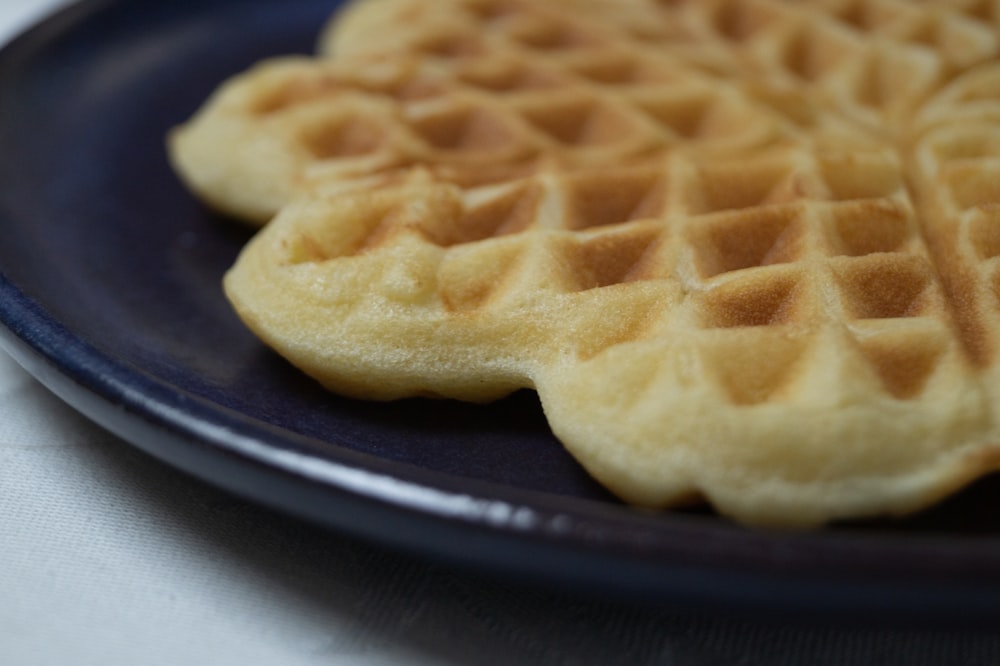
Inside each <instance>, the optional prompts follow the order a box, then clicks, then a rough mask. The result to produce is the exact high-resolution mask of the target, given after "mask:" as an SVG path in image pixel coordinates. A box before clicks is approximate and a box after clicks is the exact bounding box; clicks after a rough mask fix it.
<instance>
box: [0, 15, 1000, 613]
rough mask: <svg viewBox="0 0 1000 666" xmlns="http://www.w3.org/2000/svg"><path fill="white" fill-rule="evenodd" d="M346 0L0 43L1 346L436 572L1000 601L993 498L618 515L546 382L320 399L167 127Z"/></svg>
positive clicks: (865, 608)
mask: <svg viewBox="0 0 1000 666" xmlns="http://www.w3.org/2000/svg"><path fill="white" fill-rule="evenodd" d="M336 4H337V3H335V2H321V1H317V0H299V1H297V2H284V1H279V0H266V1H265V0H210V1H207V2H206V1H202V0H198V1H197V2H195V1H193V0H186V1H179V2H142V3H139V2H126V1H124V0H121V1H118V0H103V1H102V0H85V1H84V2H82V3H81V4H78V5H74V6H72V7H70V8H69V9H67V10H65V11H63V12H61V13H59V14H56V15H55V16H53V17H51V18H49V19H48V20H46V21H45V22H44V23H42V24H41V25H39V26H36V27H35V28H34V29H32V30H30V31H28V32H27V33H25V34H23V35H22V36H20V37H19V38H18V39H16V40H15V41H13V42H12V43H11V44H9V45H8V46H7V47H6V48H5V49H4V50H3V51H2V52H0V239H2V240H0V321H2V322H3V324H4V327H5V328H0V342H2V343H3V346H4V348H5V349H7V350H8V351H9V352H10V353H11V354H12V355H13V356H14V357H15V358H16V359H18V361H19V362H20V363H21V364H22V365H24V367H26V368H27V369H28V370H29V371H30V372H31V373H33V374H34V375H35V376H36V377H38V378H39V379H40V380H41V381H42V382H43V383H44V384H45V385H46V386H48V387H49V388H51V389H52V390H53V391H54V392H55V393H57V394H58V395H60V396H61V397H62V398H63V399H65V400H66V401H67V402H68V403H70V404H71V405H73V406H74V407H76V408H77V409H79V410H80V411H81V412H83V413H84V414H86V415H88V416H89V417H91V418H92V419H94V420H95V421H97V422H98V423H101V424H102V425H104V426H105V427H107V428H108V429H110V430H112V431H113V432H115V433H117V434H118V435H120V436H121V437H122V438H124V439H125V440H126V441H128V442H130V443H131V444H133V445H135V446H137V447H139V448H141V449H143V450H145V451H147V452H149V453H151V454H152V455H154V456H157V457H159V458H161V459H162V460H164V461H166V462H167V463H170V464H172V465H175V466H177V467H179V468H181V469H184V470H186V471H188V472H190V473H191V474H193V475H195V476H197V477H200V478H202V479H206V480H208V481H209V482H212V483H214V484H217V485H219V486H221V487H224V488H226V489H229V490H230V491H232V492H235V493H238V494H240V495H243V496H245V497H248V498H252V499H254V500H256V501H259V502H261V503H263V504H267V505H269V506H272V507H277V508H279V509H282V510H284V511H287V512H290V513H292V514H295V515H297V516H300V517H304V518H306V519H309V520H311V521H315V522H317V523H320V524H322V525H326V526H328V527H330V528H334V529H337V530H343V531H346V532H351V533H354V534H357V535H361V536H363V537H365V538H368V539H372V540H375V541H378V542H381V543H383V544H386V545H389V546H392V547H395V548H400V549H404V550H406V551H408V552H412V553H415V554H419V555H421V556H425V557H431V558H435V559H437V560H439V561H446V562H449V563H457V564H462V565H465V566H469V567H473V568H476V569H477V570H482V571H488V572H493V573H496V574H502V575H505V576H509V577H511V578H516V579H518V580H522V581H523V580H531V581H537V582H538V583H539V584H545V585H558V586H565V587H571V588H573V589H577V590H584V591H586V592H588V593H595V594H606V595H611V596H613V597H615V598H617V599H628V600H633V601H641V602H644V603H656V604H664V605H674V606H677V607H680V606H683V607H692V606H696V607H700V608H720V607H727V608H743V609H753V610H756V611H768V612H771V611H793V612H801V611H805V610H810V611H820V612H828V613H840V614H847V613H849V614H850V616H851V617H859V616H860V615H859V614H863V613H869V614H871V615H872V616H878V614H885V613H891V614H892V615H893V617H901V616H907V617H909V616H913V615H933V616H934V617H938V618H941V617H951V618H969V617H970V616H971V615H977V616H982V615H984V614H988V613H990V612H995V611H997V610H1000V536H998V535H1000V519H998V518H997V514H998V512H997V511H995V510H994V507H997V506H1000V487H998V484H997V482H996V481H993V480H987V481H984V482H981V483H979V484H977V485H976V486H974V487H973V488H971V489H969V490H968V491H966V492H965V493H963V494H961V495H960V496H958V497H956V498H954V499H953V500H951V501H949V502H946V503H945V504H943V505H941V506H940V507H938V508H935V509H933V510H931V511H928V512H926V513H924V514H922V515H921V516H919V517H915V518H912V519H908V520H905V521H896V522H871V523H865V524H851V525H840V526H835V527H831V528H829V529H825V530H821V531H817V532H809V533H804V534H787V533H777V532H768V531H760V530H750V529H745V528H741V527H739V526H735V525H733V524H731V523H729V522H728V521H726V520H723V519H721V518H718V517H717V516H715V515H713V514H711V513H710V512H707V511H698V510H695V511H685V512H680V511H675V512H663V513H651V512H645V511H639V510H635V509H631V508H628V507H626V506H623V505H621V504H620V503H619V502H617V501H616V500H614V499H613V498H612V497H611V496H609V495H608V494H607V493H606V492H605V491H604V490H603V489H601V488H600V487H599V486H598V485H597V484H595V483H594V482H593V481H591V480H590V479H589V477H588V476H587V475H586V474H585V473H584V472H583V470H582V469H581V468H580V467H579V466H577V465H576V463H575V462H574V461H573V460H572V459H571V458H570V457H569V456H568V455H567V454H566V453H565V452H564V451H563V449H562V448H561V446H560V445H559V443H558V442H557V441H556V440H555V439H554V438H553V437H552V435H551V433H550V432H549V430H548V427H547V425H546V422H545V419H544V417H543V415H542V413H541V410H540V408H539V406H538V402H537V399H536V398H535V396H534V394H533V393H530V392H522V393H518V394H515V395H513V396H511V397H510V398H508V399H506V400H502V401H500V402H498V403H496V404H493V405H488V406H470V405H465V404H459V403H452V402H444V401H438V402H430V401H423V400H411V401H402V402H398V403H392V404H370V403H364V402H358V401H353V400H346V399H342V398H339V397H336V396H333V395H330V394H328V393H326V392H324V391H322V390H320V389H318V388H317V387H316V386H315V385H314V384H313V383H312V382H311V381H310V380H308V379H306V378H304V377H303V376H302V375H300V374H299V373H298V372H296V371H295V370H293V369H292V368H290V367H289V366H288V365H287V364H286V363H285V362H283V361H282V360H281V359H279V358H278V357H277V356H275V355H274V354H273V353H271V352H270V351H268V350H267V349H265V348H264V347H262V345H261V344H260V343H259V342H257V340H256V339H254V338H253V337H252V336H251V335H250V334H249V333H248V332H247V331H246V330H245V329H244V328H243V326H242V325H241V324H240V323H239V321H238V320H237V319H236V318H235V316H234V315H233V313H232V312H231V311H230V309H229V307H228V305H227V303H226V301H225V299H224V298H223V295H222V292H221V289H220V286H219V281H220V278H221V276H222V273H223V272H224V271H225V269H226V268H227V267H228V266H229V264H230V263H231V262H232V261H233V259H234V257H235V255H236V253H237V252H238V250H239V249H240V247H241V246H242V245H243V243H245V242H246V241H247V239H248V238H249V236H250V233H251V232H250V231H249V230H248V229H247V228H245V227H242V226H240V225H238V224H236V223H234V222H232V221H230V220H227V219H223V218H220V217H218V216H214V215H212V214H211V213H209V212H208V211H206V210H205V209H204V208H203V207H202V206H201V205H199V203H198V202H196V201H195V200H193V199H192V198H191V196H190V195H189V194H188V193H187V192H186V191H185V190H184V189H183V188H182V187H181V185H180V183H179V182H178V181H177V179H176V178H175V177H174V175H173V174H172V172H171V171H170V169H169V167H168V165H167V162H166V158H165V153H164V134H165V133H166V131H167V129H168V128H170V127H171V126H173V125H175V124H177V123H179V122H181V121H183V120H184V119H186V118H187V117H188V116H189V115H190V114H191V113H192V112H193V111H194V109H195V108H196V107H197V106H198V105H200V104H201V103H202V101H203V100H204V99H205V98H206V96H207V95H208V94H209V93H210V92H211V91H212V90H213V89H214V88H215V86H216V85H217V84H218V83H219V82H220V81H222V80H223V79H224V78H226V77H227V76H229V75H231V74H233V73H235V72H237V71H239V70H241V69H243V68H245V67H247V66H249V65H250V64H252V63H254V62H255V61H257V60H259V59H261V58H264V57H266V56H269V55H277V54H287V53H309V52H310V51H312V49H313V47H314V42H315V39H316V37H317V34H318V30H319V28H320V26H321V25H322V22H323V21H324V20H325V19H326V18H327V17H328V16H329V15H330V14H331V13H332V12H333V10H334V9H335V7H336Z"/></svg>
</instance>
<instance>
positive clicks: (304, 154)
mask: <svg viewBox="0 0 1000 666" xmlns="http://www.w3.org/2000/svg"><path fill="white" fill-rule="evenodd" d="M998 49H1000V7H998V5H997V4H996V3H993V2H986V1H979V0H968V1H962V0H952V1H948V2H945V1H941V2H931V1H928V2H922V3H908V2H898V1H894V0H829V1H820V2H811V3H796V2H782V1H779V0H746V1H739V2H737V1H735V0H711V1H707V2H706V1H698V2H695V1H689V2H685V1H683V0H673V1H669V2H668V1H655V0H559V1H558V2H555V1H549V2H545V3H539V2H532V1H528V0H523V1H521V0H440V1H439V2H423V1H420V0H356V2H355V3H354V4H352V5H350V6H349V7H348V9H347V10H346V11H344V12H343V13H341V14H339V15H338V16H336V17H334V19H333V20H332V21H331V22H330V23H329V24H328V26H327V27H326V28H325V30H324V32H323V35H322V37H321V39H320V52H321V55H319V56H317V57H311V58H304V57H293V58H279V59H274V60H270V61H267V62H265V63H262V64H260V65H258V66H257V67H255V68H253V69H252V70H250V71H248V72H246V73H244V74H242V75H240V76H237V77H235V78H234V79H232V80H231V81H228V82H226V83H225V84H224V85H223V86H221V87H220V89H219V90H218V91H217V93H215V95H213V97H212V98H211V99H209V100H208V101H207V102H206V104H205V106H204V107H203V108H202V109H201V110H199V112H198V113H197V114H196V115H195V116H194V118H192V120H191V121H190V122H188V123H187V124H185V125H184V126H182V127H180V128H178V129H176V130H175V131H174V132H172V134H171V136H170V138H169V146H170V153H171V158H172V160H173V163H174V165H175V167H176V169H177V171H178V173H179V174H180V175H181V176H182V177H183V178H184V179H185V182H187V183H188V185H189V186H190V187H191V189H192V191H194V192H195V193H196V194H198V195H199V196H201V197H202V198H203V199H204V200H205V201H206V202H207V203H208V204H210V205H212V206H215V207H217V208H219V209H220V210H222V211H224V212H226V213H228V214H231V215H235V216H238V217H240V218H242V219H245V220H246V221H248V222H249V223H252V224H257V225H261V226H262V229H261V231H260V232H259V233H257V234H256V236H255V237H254V239H253V240H252V241H251V242H250V243H249V244H248V246H247V247H246V248H245V250H244V251H243V253H242V254H241V256H240V258H239V260H238V261H237V263H236V264H235V266H234V267H233V268H232V269H231V271H230V272H229V273H228V274H227V276H226V279H225V288H226V292H227V295H228V297H229V299H230V301H231V302H232V304H233V306H234V308H235V309H236V311H237V312H238V313H239V314H240V316H241V317H242V318H243V320H244V321H245V322H246V324H247V325H248V326H249V328H250V329H252V330H253V331H254V332H255V333H256V334H257V335H258V336H259V337H260V338H261V339H262V340H263V341H265V342H266V343H267V344H269V345H270V346H272V347H273V348H274V349H276V350H277V351H278V352H279V353H281V354H282V355H284V356H285V357H286V358H288V359H289V360H290V361H291V362H293V363H294V364H295V365H297V366H298V367H300V368H302V370H304V371H305V372H306V373H308V374H309V375H311V376H313V377H314V378H316V379H317V380H318V381H320V382H321V383H322V384H323V385H325V386H327V387H328V388H330V389H331V390H334V391H337V392H339V393H343V394H346V395H351V396H356V397H361V398H367V399H376V400H386V399H396V398H402V397H407V396H419V395H423V396H440V397H448V398H457V399H462V400H471V401H486V400H492V399H496V398H498V397H501V396H503V395H505V394H507V393H509V392H511V391H514V390H517V389H520V388H526V387H528V388H534V389H536V390H537V391H538V393H539V396H540V398H541V401H542V405H543V407H544V409H545V413H546V416H547V418H548V420H549V423H550V425H551V426H552V429H553V432H554V433H555V434H556V436H557V437H559V439H560V440H561V441H562V442H563V444H564V445H565V446H566V448H567V450H568V451H569V452H570V453H571V454H572V455H573V456H574V457H575V458H576V459H577V460H579V461H580V463H581V464H582V465H583V466H584V467H585V468H586V469H587V470H588V471H589V472H590V473H591V474H593V475H594V477H595V478H597V479H598V480H599V481H601V482H602V483H603V484H605V485H606V486H607V487H608V488H610V489H611V490H612V491H613V492H615V493H616V494H618V495H619V496H620V497H621V498H623V499H624V500H625V501H628V502H630V503H634V504H638V505H642V506H649V507H670V506H676V505H678V504H682V503H686V502H690V501H692V500H695V499H697V500H706V501H708V502H709V503H710V504H711V505H712V506H714V507H715V508H716V509H717V510H718V511H719V512H721V513H722V514H725V515H728V516H731V517H733V518H735V519H737V520H739V521H742V522H746V523H751V524H761V525H780V526H788V527H792V526H796V527H802V526H814V525H819V524H822V523H825V522H828V521H831V520H837V519H844V518H858V517H862V516H870V515H878V514H903V513H908V512H911V511H915V510H918V509H920V508H923V507H925V506H927V505H929V504H932V503H934V502H936V501H938V500H939V499H941V498H942V497H944V496H946V495H948V494H950V493H952V492H954V491H955V490H957V489H958V488H960V487H962V486H963V485H965V484H966V483H968V482H969V481H971V480H973V479H975V478H977V477H979V476H981V475H984V474H986V473H988V472H991V471H993V470H994V469H995V468H996V467H997V465H998V462H1000V448H998V446H997V445H998V443H1000V436H998V435H1000V431H998V428H1000V424H998V422H997V421H998V415H1000V377H998V375H997V372H998V370H997V365H998V364H997V363H996V357H997V344H998V340H1000V336H998V327H1000V301H998V298H1000V263H998V262H1000V259H998V257H1000V61H998V60H997V54H998Z"/></svg>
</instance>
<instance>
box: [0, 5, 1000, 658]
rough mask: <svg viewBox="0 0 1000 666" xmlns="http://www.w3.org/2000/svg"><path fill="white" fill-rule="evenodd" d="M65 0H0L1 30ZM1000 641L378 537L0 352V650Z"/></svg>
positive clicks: (595, 653) (511, 648)
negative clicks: (606, 597)
mask: <svg viewBox="0 0 1000 666" xmlns="http://www.w3.org/2000/svg"><path fill="white" fill-rule="evenodd" d="M165 1H166V0H165ZM59 4H62V2H61V1H60V0H0V40H2V39H5V38H6V37H8V36H9V35H10V34H12V33H13V32H14V31H15V30H18V29H20V28H21V27H23V26H24V25H25V24H26V23H27V22H28V21H30V20H34V19H36V18H37V17H39V16H41V15H42V14H44V13H45V12H47V11H48V10H49V9H51V8H53V7H55V6H57V5H59ZM0 103H2V100H0ZM0 149H2V147H0ZM0 242H2V241H0ZM998 655H1000V636H998V635H997V634H996V633H994V632H992V631H989V630H977V631H974V632H955V631H930V630H927V629H926V628H925V629H919V628H907V629H898V630H891V629H887V628H872V629H870V630H869V629H865V628H858V627H836V626H824V625H822V624H820V623H815V622H814V623H810V624H801V625H796V626H794V627H783V626H781V625H780V624H775V623H772V622H770V621H766V622H760V623H757V622H752V621H747V620H737V619H732V618H728V617H722V616H718V617H711V616H704V615H702V616H697V615H689V614H686V613H683V612H677V611H666V610H662V609H654V608H637V607H630V606H627V605H624V604H620V605H619V604H611V603H603V602H601V601H598V600H595V599H591V598H587V597H586V596H583V595H581V596H573V595H570V594H566V593H555V592H552V591H548V590H545V589H541V588H532V587H525V586H518V585H512V584H509V583H505V582H503V581H496V580H491V579H489V578H487V577H485V576H480V575H474V574H469V573H462V572H458V571H453V570H450V569H448V568H445V567H442V566H437V565H434V564H430V563H427V562H423V561H420V560H417V559H414V558H411V557H408V556H406V555H404V554H399V553H393V552H390V551H386V550H383V549H380V548H378V547H376V546H373V545H370V544H365V543H361V542H358V541H355V540H353V539H351V538H349V537H345V536H343V535H338V534H335V533H331V532H328V531H325V530H322V529H318V528H315V527H313V526H310V525H306V524H302V523H300V522H298V521H296V520H293V519H290V518H288V517H286V516H282V515H279V514H276V513H273V512H271V511H268V510H266V509H263V508H260V507H257V506H254V505H252V504H250V503H247V502H244V501H241V500H239V499H236V498H234V497H232V496H230V495H228V494H226V493H224V492H222V491H219V490H217V489H215V488H212V487H210V486H208V485H205V484H203V483H200V482H198V481H195V480H193V479H191V478H189V477H187V476H185V475H183V474H181V473H179V472H177V471H175V470H173V469H172V468H169V467H167V466H165V465H163V464H160V463H159V462H157V461H154V460H152V459H150V458H149V457H147V456H145V455H144V454H142V453H139V452H138V451H136V450H135V449H133V448H132V447H131V446H129V445H128V444H127V443H125V442H123V441H121V440H119V439H117V438H116V437H114V436H112V435H110V434H108V433H107V432H105V431H103V430H101V429H99V428H98V427H96V426H94V425H92V424H91V423H90V422H88V421H87V420H85V419H84V418H83V417H81V416H79V415H78V414H77V413H75V412H74V411H73V410H71V409H70V408H69V407H67V406H65V405H64V404H63V403H61V402H60V401H59V400H58V399H57V398H55V397H53V396H52V395H50V394H49V393H48V392H47V391H46V390H45V389H44V388H43V387H42V386H41V385H40V384H38V383H37V382H35V381H34V380H33V379H32V378H31V377H30V376H29V375H28V374H26V373H25V372H24V371H23V370H21V369H20V368H19V367H18V366H17V365H16V364H15V363H14V362H13V361H12V360H11V359H10V358H9V357H8V356H6V355H5V354H3V353H2V352H0V665H3V666H22V665H25V666H28V665H31V666H41V665H46V664H51V665H57V664H58V665H60V666H62V665H73V666H75V665H83V664H99V665H101V666H116V665H118V664H128V665H130V666H131V665H142V666H157V665H171V666H172V665H176V664H185V665H186V664H192V665H193V664H211V665H225V664H233V665H237V664H239V665H240V666H247V665H254V664H282V665H288V666H292V665H295V664H366V665H376V664H379V665H382V664H385V665H393V664H406V665H419V664H643V663H661V664H671V665H674V664H676V665H684V666H698V665H703V664H705V665H709V664H710V665H717V664H742V665H751V664H798V663H802V664H813V665H823V664H830V665H840V664H848V663H864V664H876V663H877V664H879V666H884V665H886V664H893V663H906V664H949V663H955V664H959V663H961V664H974V663H982V664H996V663H1000V659H998Z"/></svg>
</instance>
